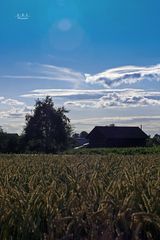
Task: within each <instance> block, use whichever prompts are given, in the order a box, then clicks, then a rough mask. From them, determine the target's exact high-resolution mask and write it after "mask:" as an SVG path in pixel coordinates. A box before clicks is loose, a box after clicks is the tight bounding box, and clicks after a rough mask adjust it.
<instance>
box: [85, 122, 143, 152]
mask: <svg viewBox="0 0 160 240" xmlns="http://www.w3.org/2000/svg"><path fill="white" fill-rule="evenodd" d="M87 138H88V140H89V146H90V147H94V148H99V147H142V146H145V145H146V140H147V138H148V136H147V134H145V133H144V132H143V131H142V129H141V128H139V127H119V126H114V125H113V126H112V125H111V126H97V127H95V128H94V129H93V130H92V131H91V132H90V133H89V134H88V136H87Z"/></svg>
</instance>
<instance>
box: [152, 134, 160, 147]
mask: <svg viewBox="0 0 160 240" xmlns="http://www.w3.org/2000/svg"><path fill="white" fill-rule="evenodd" d="M153 143H154V144H155V145H160V135H158V134H155V135H154V137H153Z"/></svg>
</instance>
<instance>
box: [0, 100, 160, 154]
mask: <svg viewBox="0 0 160 240" xmlns="http://www.w3.org/2000/svg"><path fill="white" fill-rule="evenodd" d="M67 113H68V111H67V110H66V109H65V108H64V107H61V108H55V106H54V103H53V101H52V98H51V97H49V96H47V97H46V98H45V99H44V100H39V99H37V101H36V103H35V107H34V110H33V112H32V114H28V115H26V125H25V127H24V130H23V133H22V134H21V135H20V136H19V135H18V134H8V133H5V132H4V131H3V129H2V128H0V152H3V153H24V152H34V153H38V152H41V153H57V152H62V151H64V150H66V149H67V148H69V147H73V146H76V144H77V142H78V140H79V139H80V138H86V136H87V132H85V131H83V132H81V133H80V134H77V133H73V130H72V127H71V124H70V119H69V118H68V117H67V116H66V114H67ZM153 145H160V135H158V134H156V135H155V136H154V137H153V138H150V139H149V142H148V146H153Z"/></svg>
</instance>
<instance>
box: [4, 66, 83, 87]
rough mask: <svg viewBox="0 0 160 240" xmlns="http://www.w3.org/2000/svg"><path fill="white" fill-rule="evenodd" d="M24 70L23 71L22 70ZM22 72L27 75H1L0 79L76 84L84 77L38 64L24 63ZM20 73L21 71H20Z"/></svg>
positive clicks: (68, 70) (66, 69) (69, 71)
mask: <svg viewBox="0 0 160 240" xmlns="http://www.w3.org/2000/svg"><path fill="white" fill-rule="evenodd" d="M23 68H24V69H23ZM22 69H23V71H24V72H25V73H26V72H27V73H28V74H18V75H17V74H7V75H1V76H0V77H1V78H3V79H4V78H7V79H37V80H38V79H39V80H54V81H56V80H59V81H67V82H73V83H75V84H76V83H77V82H78V81H84V79H85V76H84V75H83V74H81V73H80V72H77V71H74V70H72V69H70V68H66V67H57V66H54V65H47V64H40V63H26V64H24V65H23V66H22ZM20 71H21V70H20Z"/></svg>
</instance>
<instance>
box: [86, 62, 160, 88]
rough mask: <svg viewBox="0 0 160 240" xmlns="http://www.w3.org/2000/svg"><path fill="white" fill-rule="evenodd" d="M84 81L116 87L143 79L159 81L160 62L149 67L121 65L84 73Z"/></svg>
mask: <svg viewBox="0 0 160 240" xmlns="http://www.w3.org/2000/svg"><path fill="white" fill-rule="evenodd" d="M85 77H86V83H91V84H93V83H98V84H103V85H104V86H105V87H117V86H120V85H122V84H133V83H136V82H139V81H143V80H145V79H147V80H150V81H160V64H157V65H155V66H149V67H139V66H123V67H118V68H112V69H109V70H106V71H104V72H101V73H98V74H95V75H91V74H85Z"/></svg>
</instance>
